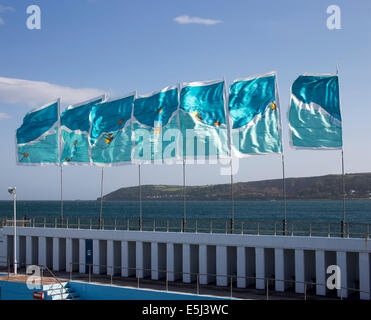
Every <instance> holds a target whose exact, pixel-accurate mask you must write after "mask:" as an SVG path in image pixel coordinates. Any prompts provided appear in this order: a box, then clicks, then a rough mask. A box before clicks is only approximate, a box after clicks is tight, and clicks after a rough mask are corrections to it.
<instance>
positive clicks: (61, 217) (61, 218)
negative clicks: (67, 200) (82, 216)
mask: <svg viewBox="0 0 371 320" xmlns="http://www.w3.org/2000/svg"><path fill="white" fill-rule="evenodd" d="M60 167H61V216H60V220H61V227H63V165H62V164H61V165H60Z"/></svg>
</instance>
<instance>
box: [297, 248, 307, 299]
mask: <svg viewBox="0 0 371 320" xmlns="http://www.w3.org/2000/svg"><path fill="white" fill-rule="evenodd" d="M304 275H305V265H304V250H302V249H296V250H295V280H296V281H298V282H296V283H295V291H296V292H297V293H304Z"/></svg>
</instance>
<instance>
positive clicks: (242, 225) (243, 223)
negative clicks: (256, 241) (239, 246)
mask: <svg viewBox="0 0 371 320" xmlns="http://www.w3.org/2000/svg"><path fill="white" fill-rule="evenodd" d="M244 225H245V222H243V221H242V222H241V233H242V234H243V229H244Z"/></svg>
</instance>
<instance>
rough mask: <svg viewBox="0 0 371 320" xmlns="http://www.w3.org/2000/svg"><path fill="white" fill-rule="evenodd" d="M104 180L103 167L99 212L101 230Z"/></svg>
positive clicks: (100, 227)
mask: <svg viewBox="0 0 371 320" xmlns="http://www.w3.org/2000/svg"><path fill="white" fill-rule="evenodd" d="M103 178H104V167H102V177H101V181H100V211H99V229H102V221H103V220H102V218H103Z"/></svg>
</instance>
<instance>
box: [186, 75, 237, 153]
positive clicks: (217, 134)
mask: <svg viewBox="0 0 371 320" xmlns="http://www.w3.org/2000/svg"><path fill="white" fill-rule="evenodd" d="M179 122H180V132H181V136H182V142H183V146H182V148H180V155H181V156H182V157H183V158H187V159H192V160H195V159H197V158H199V157H201V159H204V158H206V159H207V158H208V157H224V156H228V155H229V154H230V153H229V142H228V132H227V126H226V115H225V102H224V81H219V82H216V83H213V84H207V83H205V84H201V83H200V85H198V84H197V83H196V84H188V85H185V86H184V87H183V88H182V90H181V93H180V111H179Z"/></svg>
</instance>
